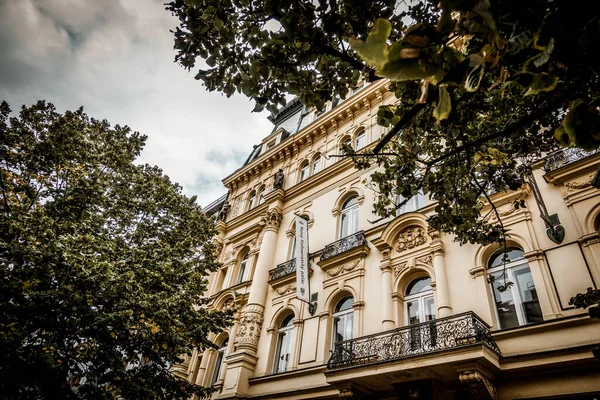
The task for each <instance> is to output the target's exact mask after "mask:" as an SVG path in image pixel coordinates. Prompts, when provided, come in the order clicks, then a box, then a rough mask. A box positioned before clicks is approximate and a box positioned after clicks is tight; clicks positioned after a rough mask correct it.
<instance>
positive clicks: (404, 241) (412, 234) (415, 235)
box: [396, 226, 427, 253]
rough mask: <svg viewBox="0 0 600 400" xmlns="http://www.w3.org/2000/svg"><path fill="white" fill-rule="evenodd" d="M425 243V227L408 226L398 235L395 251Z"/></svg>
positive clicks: (399, 251)
mask: <svg viewBox="0 0 600 400" xmlns="http://www.w3.org/2000/svg"><path fill="white" fill-rule="evenodd" d="M425 243H427V235H426V233H425V229H423V228H421V227H419V226H409V227H408V228H406V229H404V230H403V231H401V232H400V234H399V235H398V239H397V240H396V251H397V252H398V253H401V252H403V251H406V250H410V249H414V248H415V247H417V246H420V245H422V244H425Z"/></svg>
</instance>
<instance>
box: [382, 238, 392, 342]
mask: <svg viewBox="0 0 600 400" xmlns="http://www.w3.org/2000/svg"><path fill="white" fill-rule="evenodd" d="M379 269H381V313H382V318H383V320H382V321H381V324H382V327H383V330H384V331H387V330H390V329H394V328H395V327H396V324H395V323H394V309H393V306H392V266H391V265H390V252H389V250H387V251H384V252H383V260H382V261H381V266H380V267H379Z"/></svg>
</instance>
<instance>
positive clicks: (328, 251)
mask: <svg viewBox="0 0 600 400" xmlns="http://www.w3.org/2000/svg"><path fill="white" fill-rule="evenodd" d="M366 245H367V239H366V237H365V232H364V231H359V232H356V233H353V234H352V235H349V236H346V237H345V238H343V239H340V240H338V241H337V242H333V243H331V244H328V245H327V246H325V249H323V253H322V254H321V258H320V260H321V261H323V260H326V259H328V258H331V257H333V256H337V255H338V254H341V253H344V252H346V251H348V250H351V249H353V248H355V247H359V246H366Z"/></svg>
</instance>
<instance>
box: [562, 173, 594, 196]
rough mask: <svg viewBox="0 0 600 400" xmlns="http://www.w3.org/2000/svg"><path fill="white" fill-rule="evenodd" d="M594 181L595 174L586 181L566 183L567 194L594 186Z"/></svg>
mask: <svg viewBox="0 0 600 400" xmlns="http://www.w3.org/2000/svg"><path fill="white" fill-rule="evenodd" d="M592 180H594V174H592V175H590V176H589V177H588V178H587V179H586V180H584V181H579V182H567V183H565V187H566V188H567V192H574V191H576V190H580V189H585V188H587V187H590V186H592Z"/></svg>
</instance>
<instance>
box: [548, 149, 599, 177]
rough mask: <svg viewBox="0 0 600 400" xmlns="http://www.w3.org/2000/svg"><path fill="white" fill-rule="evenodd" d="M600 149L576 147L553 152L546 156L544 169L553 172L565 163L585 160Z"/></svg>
mask: <svg viewBox="0 0 600 400" xmlns="http://www.w3.org/2000/svg"><path fill="white" fill-rule="evenodd" d="M599 151H600V149H596V150H592V151H587V150H583V149H578V148H574V147H570V148H566V149H562V150H559V151H557V152H556V153H552V154H550V155H549V156H548V158H546V165H545V166H544V170H545V171H546V172H551V171H554V170H556V169H559V168H560V167H564V166H565V165H568V164H571V163H574V162H575V161H579V160H583V159H584V158H587V157H590V156H593V155H594V154H596V153H598V152H599Z"/></svg>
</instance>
